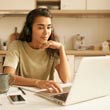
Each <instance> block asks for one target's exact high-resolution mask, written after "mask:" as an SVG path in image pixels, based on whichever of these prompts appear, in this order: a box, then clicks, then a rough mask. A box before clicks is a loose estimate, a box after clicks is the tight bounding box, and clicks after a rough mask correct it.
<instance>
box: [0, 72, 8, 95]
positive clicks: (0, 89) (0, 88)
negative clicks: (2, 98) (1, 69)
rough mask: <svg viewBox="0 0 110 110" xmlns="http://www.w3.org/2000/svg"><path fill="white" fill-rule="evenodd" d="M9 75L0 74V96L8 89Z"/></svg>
mask: <svg viewBox="0 0 110 110" xmlns="http://www.w3.org/2000/svg"><path fill="white" fill-rule="evenodd" d="M9 78H10V76H9V74H5V73H0V94H2V93H5V92H7V91H8V89H9Z"/></svg>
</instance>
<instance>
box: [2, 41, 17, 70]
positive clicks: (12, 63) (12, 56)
mask: <svg viewBox="0 0 110 110" xmlns="http://www.w3.org/2000/svg"><path fill="white" fill-rule="evenodd" d="M18 62H19V50H18V45H17V41H13V42H12V43H11V44H10V45H9V48H8V52H7V54H6V57H5V61H4V64H3V67H5V66H9V67H12V68H14V69H16V68H17V66H18Z"/></svg>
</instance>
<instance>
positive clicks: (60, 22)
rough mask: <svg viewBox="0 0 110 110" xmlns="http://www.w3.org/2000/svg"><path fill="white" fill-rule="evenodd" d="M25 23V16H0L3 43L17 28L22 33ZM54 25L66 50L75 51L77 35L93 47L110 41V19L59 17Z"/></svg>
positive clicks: (0, 37)
mask: <svg viewBox="0 0 110 110" xmlns="http://www.w3.org/2000/svg"><path fill="white" fill-rule="evenodd" d="M24 21H25V16H21V17H18V16H16V17H14V16H8V17H7V16H4V17H2V16H0V39H1V40H2V42H3V41H7V40H8V39H9V36H10V35H11V33H13V32H14V28H15V27H17V29H18V32H20V31H21V28H22V26H23V24H24ZM53 24H54V27H55V32H56V33H57V34H58V36H59V40H60V41H61V42H62V43H63V44H64V46H65V48H66V49H73V37H74V36H75V35H76V34H80V35H82V36H84V37H85V39H84V43H85V45H93V44H98V43H101V42H103V41H105V40H107V39H109V40H110V18H108V17H107V18H106V17H105V18H99V17H89V18H86V17H84V18H80V17H76V18H75V17H74V18H72V17H71V18H68V17H65V18H59V17H58V18H54V19H53Z"/></svg>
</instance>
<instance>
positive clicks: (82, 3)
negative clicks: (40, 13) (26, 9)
mask: <svg viewBox="0 0 110 110" xmlns="http://www.w3.org/2000/svg"><path fill="white" fill-rule="evenodd" d="M93 1H94V2H92V0H71V2H68V0H37V1H36V2H37V3H36V4H37V7H39V6H41V7H42V6H46V7H48V8H49V9H50V10H51V12H52V14H53V16H58V17H59V16H60V17H67V16H68V17H73V16H77V15H99V16H100V15H104V16H106V15H107V16H108V15H110V10H108V9H109V8H107V7H108V1H109V2H110V0H98V1H97V0H93ZM96 1H97V2H96ZM100 1H101V3H100V4H99V6H98V7H102V8H101V9H100V8H97V9H91V10H90V8H89V7H93V6H94V3H95V2H96V5H98V2H100ZM101 4H102V5H104V6H101ZM109 4H110V3H109ZM50 5H51V6H50ZM87 5H88V6H87ZM52 7H53V8H52ZM87 7H88V10H87ZM95 7H97V6H95ZM105 9H106V10H105Z"/></svg>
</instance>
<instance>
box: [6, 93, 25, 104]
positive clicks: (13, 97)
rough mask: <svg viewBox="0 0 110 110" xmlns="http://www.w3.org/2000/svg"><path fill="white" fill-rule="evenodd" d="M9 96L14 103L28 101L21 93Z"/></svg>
mask: <svg viewBox="0 0 110 110" xmlns="http://www.w3.org/2000/svg"><path fill="white" fill-rule="evenodd" d="M7 97H8V99H9V101H10V102H11V103H12V104H22V103H25V102H26V100H25V99H24V97H23V96H22V95H21V94H17V95H8V96H7Z"/></svg>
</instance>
